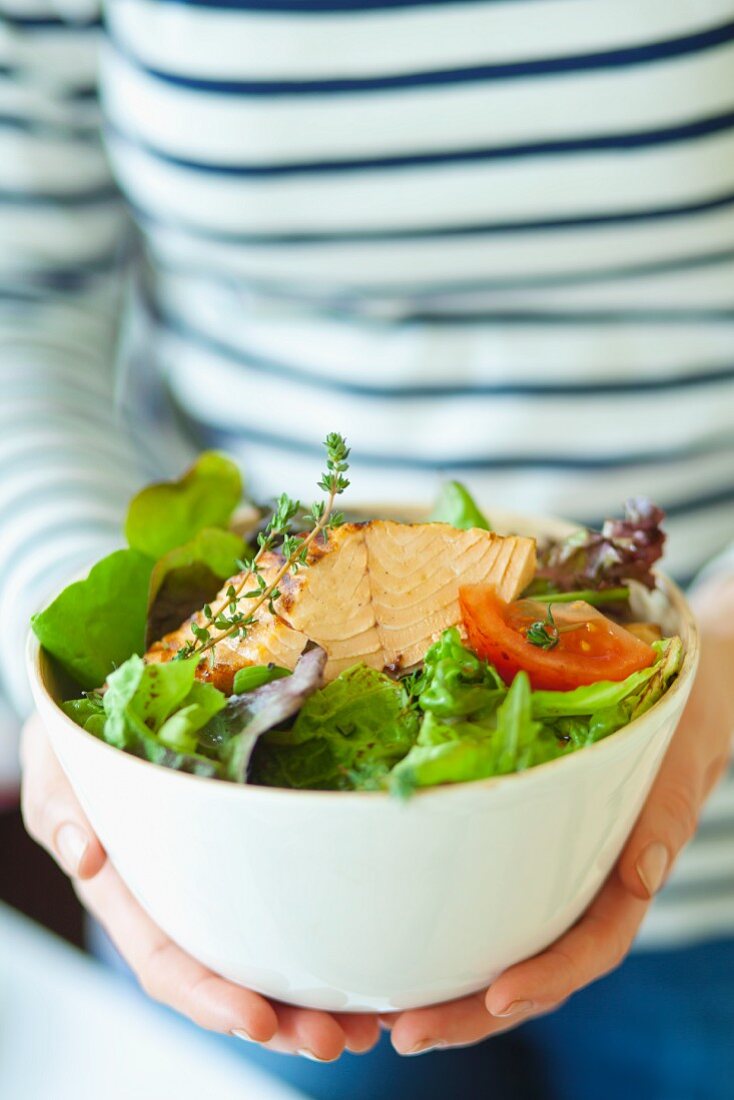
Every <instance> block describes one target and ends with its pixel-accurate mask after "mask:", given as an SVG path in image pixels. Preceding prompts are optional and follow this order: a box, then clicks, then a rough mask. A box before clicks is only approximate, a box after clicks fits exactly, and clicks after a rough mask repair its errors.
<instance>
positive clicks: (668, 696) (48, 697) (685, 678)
mask: <svg viewBox="0 0 734 1100" xmlns="http://www.w3.org/2000/svg"><path fill="white" fill-rule="evenodd" d="M382 507H383V508H384V506H382ZM498 515H501V516H502V520H503V521H507V522H510V523H512V522H514V521H517V522H518V523H519V524H521V525H522V526H523V527H525V528H528V527H534V528H535V529H536V530H537V531H538V534H539V537H542V534H543V533H545V534H548V533H550V531H553V530H555V531H562V530H564V529H565V530H566V531H569V530H573V529H574V527H575V526H576V525H574V524H572V523H569V522H568V521H566V520H560V519H558V518H557V517H553V516H534V515H532V514H530V513H516V512H502V511H501V510H499V509H495V510H493V518H495V516H498ZM543 529H545V531H544V530H543ZM655 576H656V580H657V585H658V589H659V590H661V591H662V592H663V594H664V595H665V597H666V599H667V600H668V603H669V605H670V607H671V608H672V610H673V611H674V612H675V613H676V615H677V616H678V619H679V623H680V626H681V627H682V628H683V629H682V630H681V633H682V634H683V636H684V637H683V641H684V655H683V664H682V666H681V669H680V672H679V673H678V675H677V677H676V679H675V682H674V683H673V684H672V685H671V687H669V688H668V690H667V691H666V692H665V694H664V695H663V696H662V697H661V698H660V699H659V700H658V701H657V703H654V704H653V706H652V707H650V709H649V710H647V711H645V712H644V714H641V715H640V716H639V717H638V718H635V719H634V720H633V721H632V722H629V723H628V724H627V725H626V726H623V727H622V728H621V729H619V730H616V731H615V732H614V733H612V734H610V735H609V736H608V737H605V738H603V739H602V740H601V741H596V742H595V743H594V744H593V745H587V746H585V747H584V748H583V749H582V750H580V751H579V752H574V753H571V754H569V755H568V756H561V757H557V758H556V759H555V760H548V761H546V762H545V763H543V764H536V765H535V767H532V768H526V769H525V770H523V771H519V772H510V773H509V774H508V775H497V776H490V777H488V778H485V779H472V780H467V781H464V782H463V783H446V784H443V785H439V786H435V787H425V788H420V789H418V790H417V791H415V792H414V793H413V794H412V795H411V798H410V803H413V802H415V800H416V799H418V800H420V801H424V800H427V799H436V798H444V799H448V798H451V797H458V795H459V793H460V792H465V793H466V792H467V791H478V790H482V789H493V790H498V791H499V790H501V789H513V788H514V787H517V785H518V784H519V783H525V784H526V785H527V784H528V783H532V782H538V781H542V780H543V779H545V778H547V777H548V776H549V775H550V774H551V773H552V770H553V769H556V768H558V767H559V766H563V767H564V768H565V769H566V770H568V769H569V768H570V767H579V766H583V760H587V761H588V762H589V763H591V760H592V759H599V758H600V757H601V755H602V754H603V753H604V752H605V751H609V746H610V745H619V744H620V742H621V741H629V740H632V739H634V738H635V737H638V736H639V737H643V736H644V731H645V729H646V728H648V727H649V724H650V722H649V720H650V717H651V716H652V715H658V714H660V712H661V710H663V709H666V710H670V711H674V710H675V706H676V703H677V700H678V697H679V696H680V695H681V694H682V693H686V694H687V692H688V690H689V684H690V683H691V681H692V680H693V677H694V675H695V672H696V668H697V666H698V658H699V649H700V639H699V631H698V625H697V622H696V618H695V616H694V614H693V611H692V610H691V607H690V605H689V604H688V601H687V600H686V598H685V596H684V594H683V592H682V590H681V589H680V588H679V586H678V585H677V584H676V583H675V581H673V580H672V579H671V578H670V577H668V576H667V575H666V574H665V573H662V572H658V571H657V570H656V571H655ZM66 583H70V582H66ZM50 661H51V657H50V656H49V655H48V654H46V653H45V651H44V650H43V649H42V647H41V644H40V642H39V641H38V639H37V638H36V636H35V634H34V633H33V631H32V630H29V632H28V641H27V645H26V668H27V672H28V676H29V679H30V682H31V688H32V692H33V696H34V700H35V701H36V703H38V700H39V698H42V699H43V701H44V703H46V704H47V705H48V706H50V707H51V708H52V709H53V710H54V711H55V713H56V716H57V717H58V719H59V720H60V721H61V723H62V724H63V725H64V727H65V728H66V729H67V731H69V732H72V731H73V732H74V733H76V735H78V736H80V737H82V738H86V739H88V742H93V743H94V745H95V746H96V747H97V748H98V749H99V750H101V751H105V752H108V753H114V754H115V756H117V757H118V758H119V759H120V760H121V762H122V761H127V762H128V763H127V764H122V763H121V766H138V767H143V768H147V769H148V770H149V771H150V770H151V769H155V770H156V771H157V772H158V773H159V775H160V776H163V775H168V776H169V777H170V779H171V780H172V781H173V782H195V783H198V784H207V785H208V786H210V787H211V786H214V787H215V788H216V789H217V790H219V791H222V792H224V791H229V794H228V795H224V794H223V795H222V797H233V796H234V797H240V798H241V797H249V798H263V797H266V798H268V799H270V798H276V799H279V798H290V799H295V798H298V797H300V798H303V799H307V800H308V801H311V802H313V801H316V800H317V799H322V800H328V801H330V802H333V801H334V800H336V801H337V804H338V803H343V802H344V801H345V800H347V799H348V800H349V801H350V802H354V800H355V799H357V800H358V801H359V802H361V803H365V802H366V800H367V799H369V800H370V801H371V802H374V801H385V800H389V801H391V802H394V795H392V794H391V793H390V792H389V791H385V790H382V791H320V790H309V789H300V788H295V787H293V788H292V787H263V786H258V785H256V784H248V783H227V782H225V781H223V780H222V779H216V778H214V777H209V776H203V775H193V774H191V773H189V772H180V771H176V770H174V769H173V768H165V767H162V766H160V765H157V764H154V763H152V762H151V761H149V760H143V759H142V758H141V757H138V756H133V755H132V754H131V753H127V752H125V751H124V750H122V749H118V748H116V747H115V746H114V745H109V744H107V742H106V741H102V740H100V738H98V737H95V736H94V735H93V734H91V733H89V732H88V731H87V730H84V729H82V727H81V726H78V725H77V724H76V722H74V721H73V719H71V718H69V716H68V715H66V714H65V713H64V712H63V710H62V709H61V707H60V706H59V703H58V700H57V699H56V698H55V697H54V695H53V694H52V692H51V691H50V690H49V687H48V684H47V682H46V679H47V677H46V670H45V669H44V663H46V664H48V663H49V662H50ZM681 710H682V708H681ZM579 761H581V764H580V763H579ZM574 762H575V763H574ZM162 781H164V780H162Z"/></svg>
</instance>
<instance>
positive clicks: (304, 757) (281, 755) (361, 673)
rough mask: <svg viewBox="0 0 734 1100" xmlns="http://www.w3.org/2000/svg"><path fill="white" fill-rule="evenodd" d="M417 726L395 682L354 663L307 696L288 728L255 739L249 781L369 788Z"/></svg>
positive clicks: (402, 749)
mask: <svg viewBox="0 0 734 1100" xmlns="http://www.w3.org/2000/svg"><path fill="white" fill-rule="evenodd" d="M418 725H419V718H418V715H417V713H416V711H415V709H414V708H413V707H412V706H411V705H410V700H409V698H408V695H407V693H406V691H405V689H404V688H403V686H402V685H401V684H400V683H397V682H396V681H395V680H392V679H391V678H390V677H389V676H386V675H384V674H383V673H381V672H377V671H375V669H372V668H368V667H367V666H365V665H357V666H355V667H354V668H351V669H347V671H346V672H343V673H342V674H341V675H340V676H338V677H337V678H336V679H335V680H333V681H332V682H331V683H330V684H327V686H326V687H325V688H322V689H321V690H320V691H317V692H315V693H314V694H313V695H311V696H310V697H309V698H308V699H307V700H306V702H305V703H304V705H303V707H302V709H301V711H300V713H299V715H298V718H297V719H296V721H295V723H294V725H293V727H292V728H291V729H290V730H271V731H270V732H269V733H267V734H265V736H264V737H262V738H261V739H260V742H259V744H258V746H257V748H256V749H255V753H254V756H253V760H252V780H253V782H255V783H262V784H265V785H267V786H287V787H298V788H313V789H320V790H323V789H329V790H354V789H358V788H361V787H362V786H365V787H370V786H372V785H373V784H374V783H375V779H376V776H378V775H380V774H387V771H388V770H389V767H391V766H392V764H394V763H395V762H396V761H397V760H399V759H400V758H401V757H403V756H404V755H405V754H406V752H408V750H409V749H410V747H411V745H412V744H413V742H414V740H415V738H416V735H417V733H418Z"/></svg>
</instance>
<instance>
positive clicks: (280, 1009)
mask: <svg viewBox="0 0 734 1100" xmlns="http://www.w3.org/2000/svg"><path fill="white" fill-rule="evenodd" d="M276 1012H277V1014H278V1033H277V1035H276V1036H275V1038H274V1039H273V1040H272V1041H271V1042H269V1043H268V1044H267V1047H268V1049H269V1050H276V1051H279V1052H280V1053H282V1054H300V1055H301V1056H302V1057H303V1058H310V1059H312V1060H313V1061H315V1062H333V1061H334V1060H335V1059H336V1058H338V1057H339V1055H340V1054H342V1053H343V1051H344V1048H345V1045H346V1036H345V1034H344V1029H343V1028H342V1027H341V1026H340V1024H339V1023H338V1022H337V1020H336V1019H335V1017H334V1016H332V1015H331V1014H330V1013H328V1012H319V1011H317V1010H316V1009H311V1008H298V1007H296V1006H295V1005H286V1004H278V1005H276Z"/></svg>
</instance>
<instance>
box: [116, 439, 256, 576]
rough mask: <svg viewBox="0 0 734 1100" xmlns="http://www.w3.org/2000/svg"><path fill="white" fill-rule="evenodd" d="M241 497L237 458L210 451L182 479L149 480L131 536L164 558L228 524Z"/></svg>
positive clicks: (134, 543)
mask: <svg viewBox="0 0 734 1100" xmlns="http://www.w3.org/2000/svg"><path fill="white" fill-rule="evenodd" d="M241 496H242V478H241V476H240V472H239V469H238V468H237V466H236V465H235V463H234V462H232V460H231V459H229V458H227V457H226V455H223V454H219V453H218V452H217V451H205V452H204V453H203V454H201V455H199V457H198V459H197V460H196V462H195V463H194V465H193V466H192V467H191V468H190V469H189V470H187V472H186V473H185V474H184V475H183V477H182V478H180V479H179V480H178V481H166V482H160V483H158V484H156V485H149V486H147V487H146V488H145V489H142V490H141V492H139V493H138V494H137V496H135V497H133V499H132V501H131V502H130V507H129V509H128V513H127V519H126V521H125V536H126V538H127V541H128V543H129V544H130V546H131V547H132V548H133V549H135V550H139V551H140V552H141V553H143V554H147V556H148V557H149V558H154V559H157V558H161V557H163V555H164V554H167V553H168V551H169V550H173V549H175V548H176V547H179V546H183V545H184V544H185V543H187V542H190V541H191V540H192V539H193V538H194V537H195V536H196V535H197V534H198V533H199V532H200V531H201V530H203V528H205V527H226V526H227V524H228V523H229V521H230V519H231V517H232V513H233V512H234V510H235V508H236V507H237V505H238V504H239V502H240V498H241Z"/></svg>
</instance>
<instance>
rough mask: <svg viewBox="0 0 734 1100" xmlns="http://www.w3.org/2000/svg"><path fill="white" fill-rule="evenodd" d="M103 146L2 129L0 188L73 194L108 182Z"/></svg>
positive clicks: (0, 142) (0, 140)
mask: <svg viewBox="0 0 734 1100" xmlns="http://www.w3.org/2000/svg"><path fill="white" fill-rule="evenodd" d="M109 178H110V176H109V168H108V166H107V160H106V158H105V155H104V151H103V149H102V147H101V146H98V145H91V144H90V143H89V142H86V141H71V140H70V139H69V138H59V139H58V140H54V139H52V138H40V137H38V136H37V135H36V134H32V133H28V132H23V131H19V130H0V188H7V189H8V190H10V191H22V190H24V189H27V190H28V191H30V192H31V193H33V192H34V191H39V190H40V191H50V192H57V193H59V194H62V195H63V194H74V192H77V191H83V190H86V189H87V188H91V187H99V186H103V185H104V184H108V183H109Z"/></svg>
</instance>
